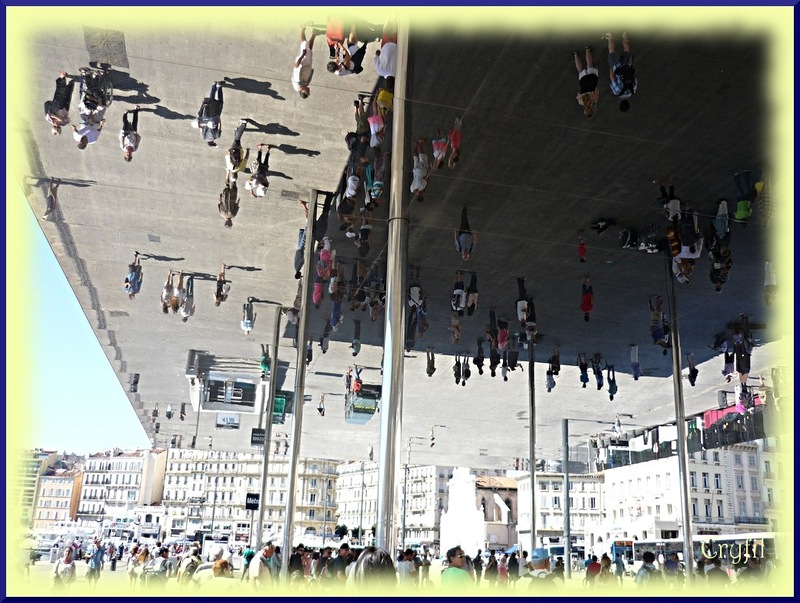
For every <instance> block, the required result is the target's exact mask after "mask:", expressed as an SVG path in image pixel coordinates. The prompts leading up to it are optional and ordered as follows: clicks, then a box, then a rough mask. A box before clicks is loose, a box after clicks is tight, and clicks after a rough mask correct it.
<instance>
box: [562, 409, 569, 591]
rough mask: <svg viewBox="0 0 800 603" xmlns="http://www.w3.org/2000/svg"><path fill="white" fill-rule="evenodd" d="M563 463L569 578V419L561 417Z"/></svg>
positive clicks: (565, 573)
mask: <svg viewBox="0 0 800 603" xmlns="http://www.w3.org/2000/svg"><path fill="white" fill-rule="evenodd" d="M561 438H562V447H563V450H562V451H561V455H562V456H561V464H562V465H563V467H562V470H563V471H564V578H565V579H567V580H569V579H570V577H572V567H571V564H570V562H571V561H572V546H571V543H570V540H571V537H572V533H571V531H570V527H571V526H570V516H569V515H570V503H569V419H561Z"/></svg>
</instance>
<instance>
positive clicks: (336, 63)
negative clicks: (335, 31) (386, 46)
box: [328, 24, 367, 76]
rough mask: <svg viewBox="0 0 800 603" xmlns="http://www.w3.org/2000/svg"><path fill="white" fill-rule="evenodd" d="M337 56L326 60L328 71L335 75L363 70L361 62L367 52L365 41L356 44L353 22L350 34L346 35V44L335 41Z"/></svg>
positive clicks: (351, 73) (350, 73)
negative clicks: (328, 60)
mask: <svg viewBox="0 0 800 603" xmlns="http://www.w3.org/2000/svg"><path fill="white" fill-rule="evenodd" d="M336 54H337V56H336V57H335V58H334V59H333V60H331V61H330V62H328V72H329V73H335V74H336V75H342V76H344V75H353V74H358V73H361V72H362V71H364V67H362V66H361V63H363V62H364V57H365V56H366V54H367V43H366V42H364V44H362V45H361V46H359V45H358V34H357V33H356V26H355V24H353V27H352V29H351V30H350V35H349V36H348V37H347V44H345V43H344V42H341V41H337V42H336Z"/></svg>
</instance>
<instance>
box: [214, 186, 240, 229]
mask: <svg viewBox="0 0 800 603" xmlns="http://www.w3.org/2000/svg"><path fill="white" fill-rule="evenodd" d="M217 209H218V210H219V215H220V216H221V217H222V218H223V219H224V220H225V228H231V227H232V226H233V219H234V218H235V217H236V214H238V213H239V190H238V189H237V188H236V183H235V182H233V183H231V182H229V181H228V178H227V177H226V178H225V189H224V190H223V191H222V192H221V193H220V194H219V204H218V205H217Z"/></svg>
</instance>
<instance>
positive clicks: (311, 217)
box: [280, 189, 319, 583]
mask: <svg viewBox="0 0 800 603" xmlns="http://www.w3.org/2000/svg"><path fill="white" fill-rule="evenodd" d="M318 196H319V195H318V193H317V190H316V189H313V190H312V191H311V208H310V209H309V212H308V224H307V226H306V228H307V229H308V230H306V233H312V235H311V236H310V237H307V238H306V249H305V252H306V257H305V264H304V266H305V275H304V277H303V285H302V289H303V292H302V299H303V305H302V307H301V308H300V319H299V320H298V325H297V332H298V344H297V368H296V369H295V380H294V422H293V425H292V446H291V450H290V454H289V463H288V465H287V472H288V473H289V475H288V478H289V484H288V487H289V491H288V492H287V493H286V516H285V517H284V520H283V554H284V555H285V561H284V563H283V564H282V566H281V575H280V579H281V582H283V583H285V582H286V581H287V578H288V576H289V555H290V554H291V552H292V536H293V534H294V495H295V490H296V488H297V486H296V484H297V460H298V457H299V455H300V435H301V433H302V432H301V429H302V427H303V396H304V394H305V387H306V342H307V340H308V307H309V303H308V302H309V299H308V297H309V292H310V291H311V273H312V264H311V254H312V252H313V249H314V236H313V233H314V221H315V220H316V217H317V197H318Z"/></svg>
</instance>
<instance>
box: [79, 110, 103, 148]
mask: <svg viewBox="0 0 800 603" xmlns="http://www.w3.org/2000/svg"><path fill="white" fill-rule="evenodd" d="M105 123H106V118H105V117H104V118H103V119H101V120H100V123H99V124H82V125H81V127H80V128H78V127H77V126H76V125H75V124H72V137H73V138H74V139H75V140H76V141H77V142H78V148H79V149H81V150H83V149H85V148H86V147H87V146H88V145H90V144H94V143H96V142H97V139H98V138H99V137H100V132H101V131H102V130H103V125H105Z"/></svg>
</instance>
